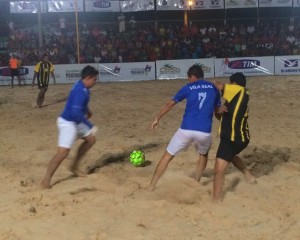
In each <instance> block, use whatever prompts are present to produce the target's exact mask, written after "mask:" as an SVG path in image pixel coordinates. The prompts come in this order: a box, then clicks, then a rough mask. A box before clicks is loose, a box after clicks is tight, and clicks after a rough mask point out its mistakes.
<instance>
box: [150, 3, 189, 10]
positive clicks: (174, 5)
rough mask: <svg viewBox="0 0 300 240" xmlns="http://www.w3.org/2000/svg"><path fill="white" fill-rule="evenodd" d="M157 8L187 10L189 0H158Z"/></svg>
mask: <svg viewBox="0 0 300 240" xmlns="http://www.w3.org/2000/svg"><path fill="white" fill-rule="evenodd" d="M156 9H157V10H164V11H167V10H187V9H189V7H188V1H187V0H157V1H156Z"/></svg>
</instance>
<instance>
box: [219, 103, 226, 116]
mask: <svg viewBox="0 0 300 240" xmlns="http://www.w3.org/2000/svg"><path fill="white" fill-rule="evenodd" d="M224 112H228V108H227V106H226V105H222V106H220V107H219V109H218V113H219V114H223V113H224Z"/></svg>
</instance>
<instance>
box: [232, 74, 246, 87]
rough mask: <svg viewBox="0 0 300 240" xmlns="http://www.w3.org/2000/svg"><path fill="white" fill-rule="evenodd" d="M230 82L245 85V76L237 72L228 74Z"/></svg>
mask: <svg viewBox="0 0 300 240" xmlns="http://www.w3.org/2000/svg"><path fill="white" fill-rule="evenodd" d="M229 79H230V82H231V83H233V82H235V83H236V84H237V85H240V86H242V87H246V77H245V75H244V74H243V73H241V72H237V73H234V74H232V75H231V76H230V78H229Z"/></svg>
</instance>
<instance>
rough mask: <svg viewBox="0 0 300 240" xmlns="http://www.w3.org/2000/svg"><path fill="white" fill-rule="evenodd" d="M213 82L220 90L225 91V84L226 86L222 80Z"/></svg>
mask: <svg viewBox="0 0 300 240" xmlns="http://www.w3.org/2000/svg"><path fill="white" fill-rule="evenodd" d="M212 82H213V84H214V85H215V87H216V88H217V89H218V90H219V91H223V90H224V86H225V84H224V83H222V82H220V81H218V80H213V81H212Z"/></svg>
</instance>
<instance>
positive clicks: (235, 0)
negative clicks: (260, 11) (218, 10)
mask: <svg viewBox="0 0 300 240" xmlns="http://www.w3.org/2000/svg"><path fill="white" fill-rule="evenodd" d="M255 7H258V0H244V1H240V0H226V1H225V8H255Z"/></svg>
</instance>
